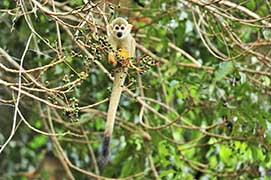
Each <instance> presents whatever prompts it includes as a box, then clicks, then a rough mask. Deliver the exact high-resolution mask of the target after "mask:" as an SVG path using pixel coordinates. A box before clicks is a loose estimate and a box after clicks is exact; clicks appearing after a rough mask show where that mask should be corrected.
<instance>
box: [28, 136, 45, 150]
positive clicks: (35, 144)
mask: <svg viewBox="0 0 271 180" xmlns="http://www.w3.org/2000/svg"><path fill="white" fill-rule="evenodd" d="M47 140H48V137H47V136H44V135H37V136H35V137H34V139H33V140H32V142H31V143H30V146H31V148H33V149H36V148H39V147H41V146H43V145H44V144H45V143H46V142H47Z"/></svg>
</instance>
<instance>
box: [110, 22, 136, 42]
mask: <svg viewBox="0 0 271 180" xmlns="http://www.w3.org/2000/svg"><path fill="white" fill-rule="evenodd" d="M131 29H132V25H131V24H129V23H128V22H127V21H126V20H125V19H124V18H121V17H118V18H116V19H114V20H113V21H112V23H111V24H110V25H109V32H110V33H111V34H112V35H113V36H114V37H115V38H116V39H119V40H121V39H125V38H126V37H128V35H129V34H130V32H131Z"/></svg>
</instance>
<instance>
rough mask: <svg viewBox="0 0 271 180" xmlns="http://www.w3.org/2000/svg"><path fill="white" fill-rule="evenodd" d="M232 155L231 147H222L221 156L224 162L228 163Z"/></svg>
mask: <svg viewBox="0 0 271 180" xmlns="http://www.w3.org/2000/svg"><path fill="white" fill-rule="evenodd" d="M231 155H232V150H231V149H230V148H229V147H227V146H225V145H221V146H220V151H219V156H220V158H221V159H222V161H224V162H228V161H229V160H230V157H231Z"/></svg>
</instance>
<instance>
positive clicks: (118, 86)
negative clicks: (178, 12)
mask: <svg viewBox="0 0 271 180" xmlns="http://www.w3.org/2000/svg"><path fill="white" fill-rule="evenodd" d="M131 29H132V25H131V24H129V23H128V22H127V21H126V20H125V19H124V18H121V17H118V18H116V19H114V20H113V21H112V23H111V24H110V25H108V26H107V31H108V41H109V44H110V45H111V47H112V48H113V49H112V52H109V54H108V61H109V63H110V64H112V65H113V66H114V67H115V68H116V70H115V74H114V81H113V88H112V93H111V96H110V101H109V107H108V112H107V120H106V127H105V131H104V140H103V147H102V159H101V165H102V166H103V165H105V164H107V162H108V158H109V151H110V150H109V149H110V139H111V136H112V133H113V128H114V122H115V117H116V112H117V108H118V104H119V100H120V96H121V92H122V88H123V84H124V81H125V77H126V72H127V66H126V65H124V64H122V63H120V62H119V61H118V59H119V58H121V59H123V60H124V61H126V62H128V61H129V58H134V57H135V43H136V42H135V39H134V38H133V37H132V35H131ZM128 63H129V62H128Z"/></svg>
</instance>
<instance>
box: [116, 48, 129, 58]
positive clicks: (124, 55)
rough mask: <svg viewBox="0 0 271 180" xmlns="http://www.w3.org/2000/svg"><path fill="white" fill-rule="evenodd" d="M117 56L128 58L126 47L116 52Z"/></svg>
mask: <svg viewBox="0 0 271 180" xmlns="http://www.w3.org/2000/svg"><path fill="white" fill-rule="evenodd" d="M118 54H119V56H121V57H122V58H124V59H127V58H129V54H128V52H127V50H126V49H120V51H119V52H118Z"/></svg>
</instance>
